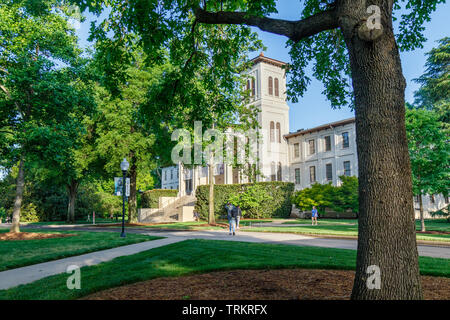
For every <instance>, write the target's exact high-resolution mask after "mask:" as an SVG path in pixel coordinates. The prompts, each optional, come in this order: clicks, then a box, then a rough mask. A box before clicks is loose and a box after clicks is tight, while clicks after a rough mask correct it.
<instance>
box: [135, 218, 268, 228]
mask: <svg viewBox="0 0 450 320" xmlns="http://www.w3.org/2000/svg"><path fill="white" fill-rule="evenodd" d="M216 222H217V223H225V224H228V221H227V220H217V221H216ZM260 222H261V223H264V222H272V220H258V219H248V220H241V221H240V223H239V224H240V226H248V225H250V224H252V225H253V224H255V223H260ZM207 223H208V221H189V222H171V223H161V224H155V225H147V226H146V225H142V226H127V228H151V229H176V230H220V229H223V228H222V227H220V226H205V224H207Z"/></svg>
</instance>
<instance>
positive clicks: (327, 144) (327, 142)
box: [325, 136, 331, 151]
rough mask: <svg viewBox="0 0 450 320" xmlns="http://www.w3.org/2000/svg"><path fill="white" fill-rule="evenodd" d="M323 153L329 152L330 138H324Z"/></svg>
mask: <svg viewBox="0 0 450 320" xmlns="http://www.w3.org/2000/svg"><path fill="white" fill-rule="evenodd" d="M325 151H331V137H330V136H326V137H325Z"/></svg>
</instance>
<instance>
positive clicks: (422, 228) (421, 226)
mask: <svg viewBox="0 0 450 320" xmlns="http://www.w3.org/2000/svg"><path fill="white" fill-rule="evenodd" d="M419 206H420V231H422V232H425V219H424V218H423V200H422V195H421V194H420V195H419Z"/></svg>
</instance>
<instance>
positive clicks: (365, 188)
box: [340, 1, 422, 299]
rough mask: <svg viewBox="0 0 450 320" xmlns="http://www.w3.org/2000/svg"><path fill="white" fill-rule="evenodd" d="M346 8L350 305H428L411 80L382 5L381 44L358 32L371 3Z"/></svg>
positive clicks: (342, 21) (354, 3)
mask: <svg viewBox="0 0 450 320" xmlns="http://www.w3.org/2000/svg"><path fill="white" fill-rule="evenodd" d="M343 3H346V5H343V6H342V7H341V9H342V10H343V12H345V13H346V14H342V15H340V16H341V17H344V18H342V19H340V24H341V29H342V31H343V34H344V37H345V41H346V44H347V48H348V51H349V55H350V63H351V69H352V80H353V89H354V96H355V114H356V142H357V148H358V168H359V229H358V252H357V262H356V276H355V282H354V286H353V292H352V299H422V290H421V284H420V276H419V266H418V253H417V244H416V233H415V221H414V206H413V193H412V181H411V168H410V162H409V154H408V145H407V140H406V130H405V100H404V90H405V79H404V77H403V74H402V68H401V63H400V57H399V51H398V47H397V45H396V42H395V38H394V34H393V30H392V17H391V12H392V10H391V9H392V8H389V7H386V6H389V5H390V4H389V2H386V1H383V2H382V1H380V3H379V5H380V7H381V14H382V24H383V32H382V33H381V35H379V37H376V35H374V34H373V33H368V34H366V35H364V34H361V33H359V32H358V31H360V30H361V28H360V27H359V25H361V24H360V23H361V22H360V21H361V16H357V15H358V14H361V13H364V12H365V10H366V8H365V5H366V4H365V1H343ZM358 6H360V7H358ZM358 28H359V29H358ZM371 37H374V38H373V39H371ZM372 265H374V266H376V267H378V268H379V270H380V279H381V287H380V288H379V289H377V288H373V289H370V288H371V287H372V286H370V285H369V283H368V282H370V281H371V280H372V277H370V276H371V275H372V273H371V271H370V268H369V270H368V267H369V266H372ZM372 270H373V269H372Z"/></svg>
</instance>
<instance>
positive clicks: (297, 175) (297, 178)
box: [295, 168, 300, 184]
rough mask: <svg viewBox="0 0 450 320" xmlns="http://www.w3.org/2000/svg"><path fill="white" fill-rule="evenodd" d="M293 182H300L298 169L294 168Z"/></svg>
mask: <svg viewBox="0 0 450 320" xmlns="http://www.w3.org/2000/svg"><path fill="white" fill-rule="evenodd" d="M295 184H300V169H299V168H297V169H295Z"/></svg>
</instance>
